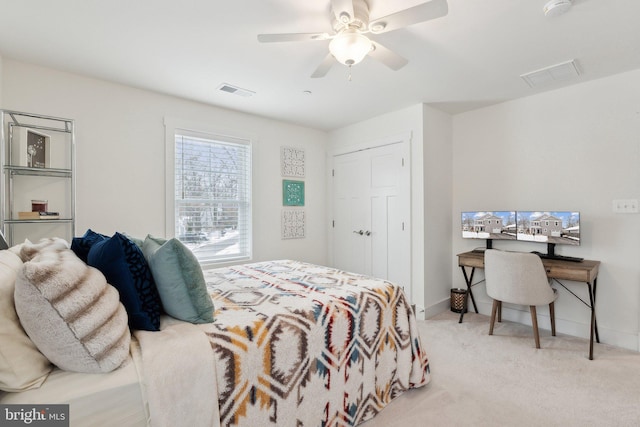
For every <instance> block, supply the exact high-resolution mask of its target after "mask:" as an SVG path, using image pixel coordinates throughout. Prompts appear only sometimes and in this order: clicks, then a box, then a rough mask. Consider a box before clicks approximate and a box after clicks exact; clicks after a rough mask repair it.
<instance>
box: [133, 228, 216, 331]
mask: <svg viewBox="0 0 640 427" xmlns="http://www.w3.org/2000/svg"><path fill="white" fill-rule="evenodd" d="M142 252H143V253H144V256H145V258H146V259H147V262H148V263H149V267H150V268H151V273H152V274H153V279H154V281H155V282H156V286H157V288H158V293H159V294H160V300H161V301H162V306H163V308H164V311H165V312H166V313H167V314H168V315H170V316H172V317H174V318H176V319H179V320H184V321H185V322H190V323H210V322H213V309H214V308H213V302H212V301H211V297H210V296H209V294H208V293H207V284H206V282H205V280H204V274H203V273H202V268H201V267H200V263H199V262H198V259H197V258H196V256H195V255H194V254H193V253H192V252H191V250H189V248H187V247H186V246H185V245H184V244H183V243H182V242H180V241H179V240H178V239H175V238H174V239H170V240H165V239H161V238H158V237H153V236H150V235H149V236H147V238H146V239H145V240H144V243H143V245H142Z"/></svg>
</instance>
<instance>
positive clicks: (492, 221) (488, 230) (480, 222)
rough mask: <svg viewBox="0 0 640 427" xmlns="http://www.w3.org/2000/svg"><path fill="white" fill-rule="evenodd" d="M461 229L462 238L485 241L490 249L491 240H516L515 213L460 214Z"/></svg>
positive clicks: (478, 212) (475, 212) (485, 212)
mask: <svg viewBox="0 0 640 427" xmlns="http://www.w3.org/2000/svg"><path fill="white" fill-rule="evenodd" d="M461 227H462V237H463V238H465V239H485V240H486V244H487V248H489V249H490V248H491V247H492V241H493V240H516V212H515V211H470V212H462V219H461Z"/></svg>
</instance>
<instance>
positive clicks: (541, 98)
mask: <svg viewBox="0 0 640 427" xmlns="http://www.w3.org/2000/svg"><path fill="white" fill-rule="evenodd" d="M639 81H640V70H637V71H633V72H629V73H625V74H620V75H617V76H613V77H609V78H604V79H600V80H596V81H591V82H586V83H583V84H578V85H574V86H570V87H568V88H564V89H560V90H555V91H552V92H547V93H543V94H540V95H536V96H531V97H527V98H523V99H519V100H515V101H512V102H505V103H503V104H499V105H495V106H492V107H487V108H483V109H480V110H476V111H471V112H468V113H464V114H459V115H456V116H454V118H453V143H454V144H453V209H452V212H451V219H452V222H453V223H454V224H455V226H454V229H453V231H452V234H451V235H452V242H453V252H452V256H451V262H450V265H451V269H452V273H453V277H454V280H455V286H457V287H463V286H464V280H463V277H462V274H461V272H460V269H459V268H458V267H457V260H456V257H455V254H457V253H460V252H463V251H465V250H469V249H472V248H474V247H476V246H478V245H479V244H478V242H477V241H468V240H463V239H462V238H461V237H460V229H459V227H458V225H457V224H459V223H460V212H461V211H465V210H578V211H580V212H581V228H582V229H581V236H582V242H581V246H580V247H561V246H557V247H556V252H558V253H560V254H565V255H574V256H581V257H584V258H587V259H595V260H600V261H602V265H601V268H600V275H599V277H598V288H597V304H596V314H597V320H598V327H599V332H600V339H601V341H602V342H605V343H610V344H614V345H617V346H621V347H626V348H630V349H638V325H639V320H640V319H639V313H640V286H639V285H640V269H639V268H638V260H640V215H638V214H626V215H625V214H615V213H612V200H614V199H640V84H638V82H639ZM494 247H496V248H499V249H510V250H542V251H545V250H546V247H541V246H538V245H535V244H524V243H522V242H504V241H498V242H496V241H494ZM481 277H482V276H478V278H481ZM569 286H570V287H571V288H572V290H574V291H576V293H578V294H579V295H580V296H581V297H583V298H584V299H586V300H587V301H588V294H587V292H586V286H584V285H580V284H578V283H570V285H569ZM474 295H475V296H476V299H477V300H478V302H479V304H480V311H481V312H482V313H485V314H488V313H489V312H490V299H489V298H488V297H487V296H486V293H485V290H484V285H479V286H477V287H476V288H474ZM556 304H557V305H556V316H557V318H558V331H559V332H560V333H563V332H564V333H568V334H571V335H576V336H582V337H588V333H589V326H588V325H589V310H588V309H587V308H586V307H585V306H584V305H583V304H582V303H581V302H579V301H578V300H576V299H574V298H573V297H572V296H571V295H569V294H567V292H565V291H564V290H560V297H559V299H558V301H557V303H556ZM540 312H541V313H544V314H546V313H547V311H543V310H540ZM506 316H507V318H509V317H511V318H513V319H516V320H519V321H522V322H525V323H529V324H530V318H529V315H528V313H527V312H524V311H520V312H516V311H511V312H508V313H506ZM541 327H543V328H547V329H548V328H549V324H548V322H547V321H544V320H543V321H542V322H541ZM595 351H596V357H597V348H596V350H595Z"/></svg>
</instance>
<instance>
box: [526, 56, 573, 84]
mask: <svg viewBox="0 0 640 427" xmlns="http://www.w3.org/2000/svg"><path fill="white" fill-rule="evenodd" d="M579 75H580V71H579V70H578V66H577V65H576V62H575V60H574V59H572V60H571V61H567V62H563V63H561V64H556V65H552V66H550V67H547V68H543V69H541V70H537V71H532V72H530V73H526V74H523V75H521V76H520V77H522V79H523V80H524V81H525V82H527V84H528V85H529V86H531V87H538V86H544V85H547V84H549V83H552V82H556V81H561V80H570V79H574V78H576V77H578V76H579Z"/></svg>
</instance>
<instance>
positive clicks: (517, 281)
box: [484, 249, 557, 348]
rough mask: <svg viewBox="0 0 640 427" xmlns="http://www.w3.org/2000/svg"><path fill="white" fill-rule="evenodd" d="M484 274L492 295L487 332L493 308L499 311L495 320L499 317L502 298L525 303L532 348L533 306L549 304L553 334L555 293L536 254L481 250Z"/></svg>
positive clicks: (536, 337)
mask: <svg viewBox="0 0 640 427" xmlns="http://www.w3.org/2000/svg"><path fill="white" fill-rule="evenodd" d="M484 274H485V280H486V286H487V294H488V295H489V296H490V297H491V298H493V308H492V309H491V326H490V327H489V335H493V325H494V323H495V320H496V311H499V317H498V322H500V321H501V320H502V319H501V317H502V303H503V302H506V303H511V304H519V305H528V306H529V309H530V310H531V323H532V324H533V335H534V337H535V340H536V348H540V336H539V334H538V318H537V315H536V306H538V305H547V304H549V315H550V317H551V335H553V336H555V335H556V319H555V313H554V306H553V304H554V302H555V300H556V298H557V294H556V292H555V290H554V289H553V288H552V287H551V285H550V284H549V279H548V278H547V274H546V272H545V269H544V266H543V265H542V261H541V260H540V257H538V255H535V254H531V253H526V252H505V251H499V250H495V249H488V250H486V251H485V253H484Z"/></svg>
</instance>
